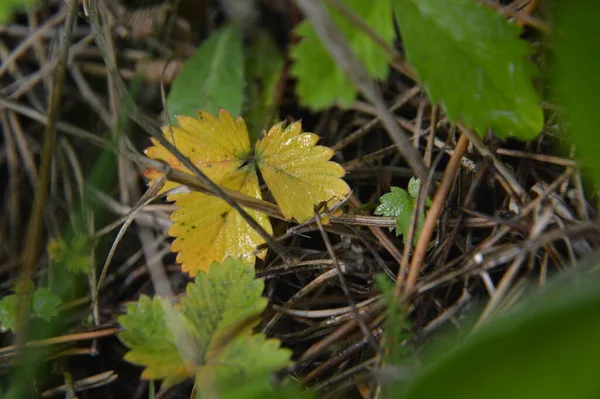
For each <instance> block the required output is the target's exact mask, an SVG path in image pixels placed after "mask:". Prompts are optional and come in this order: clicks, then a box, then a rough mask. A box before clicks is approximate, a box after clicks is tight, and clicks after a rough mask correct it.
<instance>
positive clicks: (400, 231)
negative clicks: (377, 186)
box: [374, 179, 425, 243]
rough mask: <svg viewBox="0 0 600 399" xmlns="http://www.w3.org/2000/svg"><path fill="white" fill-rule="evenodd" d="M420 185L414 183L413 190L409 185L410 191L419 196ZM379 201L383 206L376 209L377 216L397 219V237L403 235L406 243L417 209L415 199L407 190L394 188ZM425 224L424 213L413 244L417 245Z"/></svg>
mask: <svg viewBox="0 0 600 399" xmlns="http://www.w3.org/2000/svg"><path fill="white" fill-rule="evenodd" d="M411 181H412V179H411ZM419 184H420V182H419V181H417V182H415V181H413V183H412V188H411V187H410V184H409V190H411V191H412V192H413V193H415V190H416V193H417V195H418V193H419ZM379 201H380V202H381V205H379V206H378V207H377V208H376V209H375V212H374V213H375V215H381V216H387V217H395V218H396V235H397V236H400V235H402V236H403V237H404V242H406V237H407V236H408V230H409V229H410V222H411V219H412V213H413V209H414V207H415V202H416V200H415V198H413V197H412V196H411V194H409V193H408V192H407V191H406V190H404V189H402V188H400V187H392V188H391V191H390V192H389V193H387V194H383V195H382V196H381V197H380V198H379ZM424 224H425V214H424V213H422V214H421V215H419V220H418V224H417V231H416V232H415V234H414V238H413V243H416V242H417V241H418V239H419V235H420V234H421V230H422V229H423V225H424Z"/></svg>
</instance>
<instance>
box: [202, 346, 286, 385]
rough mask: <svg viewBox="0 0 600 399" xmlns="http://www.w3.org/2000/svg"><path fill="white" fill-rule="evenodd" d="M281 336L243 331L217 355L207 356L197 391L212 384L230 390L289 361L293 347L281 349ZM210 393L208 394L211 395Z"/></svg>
mask: <svg viewBox="0 0 600 399" xmlns="http://www.w3.org/2000/svg"><path fill="white" fill-rule="evenodd" d="M279 345H280V342H279V340H277V339H267V338H266V337H265V336H264V335H263V334H254V335H252V336H250V335H243V336H240V337H237V338H236V339H234V340H233V341H232V342H231V343H230V344H229V345H227V346H226V347H225V348H224V350H223V351H222V353H220V355H219V356H218V357H217V358H214V359H211V358H209V359H207V362H206V363H204V364H203V365H202V366H201V367H200V368H198V372H197V373H196V387H195V390H196V392H199V393H200V395H197V397H204V395H202V393H203V392H204V390H205V389H206V387H208V386H209V385H211V384H214V385H215V386H216V387H217V389H218V391H224V390H227V389H228V388H229V387H230V386H232V385H235V384H237V382H238V381H240V380H241V379H252V378H260V377H262V376H264V375H266V374H267V373H270V372H273V371H275V370H279V369H281V368H283V367H285V366H286V365H288V364H289V360H290V356H291V351H289V350H288V349H281V348H280V347H279ZM207 396H208V395H207Z"/></svg>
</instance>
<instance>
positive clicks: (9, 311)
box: [0, 295, 18, 332]
mask: <svg viewBox="0 0 600 399" xmlns="http://www.w3.org/2000/svg"><path fill="white" fill-rule="evenodd" d="M17 305H18V303H17V295H7V296H5V297H3V298H2V299H0V331H2V332H6V331H8V330H13V332H14V331H15V327H16V326H17Z"/></svg>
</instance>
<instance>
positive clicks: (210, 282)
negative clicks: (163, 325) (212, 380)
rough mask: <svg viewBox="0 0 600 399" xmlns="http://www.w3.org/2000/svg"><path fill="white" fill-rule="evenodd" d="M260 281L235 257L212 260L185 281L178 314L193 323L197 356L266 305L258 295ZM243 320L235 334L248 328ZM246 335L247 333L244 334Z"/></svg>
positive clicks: (249, 327)
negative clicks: (241, 324)
mask: <svg viewBox="0 0 600 399" xmlns="http://www.w3.org/2000/svg"><path fill="white" fill-rule="evenodd" d="M263 288H264V283H263V281H262V280H259V279H255V278H254V266H252V265H251V264H249V263H244V262H242V261H241V260H239V259H236V260H234V259H231V258H227V259H225V261H224V262H223V263H222V264H218V263H216V262H215V263H213V264H212V265H211V267H210V269H209V271H208V273H204V272H201V273H198V274H197V275H196V280H195V282H194V283H193V284H188V286H187V290H186V295H185V296H184V297H183V299H182V300H181V306H182V313H183V315H184V316H185V317H186V319H188V320H189V321H190V322H191V325H192V326H194V338H195V339H197V341H198V343H199V346H198V351H199V353H200V355H201V356H203V357H206V356H208V355H209V354H208V352H209V349H211V344H214V343H217V341H219V340H220V338H221V337H223V336H224V335H228V334H229V333H230V332H231V329H234V328H236V329H238V328H239V327H238V324H239V323H240V322H242V321H245V320H249V319H251V318H252V317H254V316H257V315H259V314H260V313H261V312H262V311H263V310H264V309H265V307H266V306H267V300H266V299H265V298H262V297H261V295H262V291H263ZM252 327H253V324H248V323H246V324H245V325H244V326H243V329H242V330H240V331H237V332H236V333H237V334H243V333H247V332H249V331H251V329H252ZM246 335H247V334H246Z"/></svg>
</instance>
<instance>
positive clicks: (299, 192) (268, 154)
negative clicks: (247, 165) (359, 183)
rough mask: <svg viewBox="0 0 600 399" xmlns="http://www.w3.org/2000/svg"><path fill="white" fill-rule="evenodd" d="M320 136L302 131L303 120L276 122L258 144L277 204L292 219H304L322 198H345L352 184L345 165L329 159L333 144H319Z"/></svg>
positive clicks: (329, 200)
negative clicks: (348, 179)
mask: <svg viewBox="0 0 600 399" xmlns="http://www.w3.org/2000/svg"><path fill="white" fill-rule="evenodd" d="M318 140H319V137H318V136H317V135H316V134H313V133H302V125H301V124H300V122H295V123H292V124H291V125H289V126H287V127H286V128H285V129H284V126H283V123H278V124H277V125H275V126H273V127H272V128H271V129H270V130H269V131H268V132H267V133H266V134H265V135H264V137H263V138H261V139H260V140H259V141H258V143H257V145H256V163H257V164H258V168H259V169H260V173H261V174H262V176H263V178H264V179H265V182H266V183H267V186H268V187H269V190H271V193H272V194H273V197H275V201H277V205H279V208H280V209H281V212H282V213H283V215H284V216H285V217H286V218H288V219H292V218H294V219H296V220H297V221H298V222H303V221H305V220H308V219H310V218H311V217H313V216H314V207H315V206H316V205H319V204H320V203H321V202H326V203H329V204H334V203H336V202H339V201H340V200H342V199H344V197H345V196H346V194H348V192H349V191H350V187H348V184H346V182H345V181H343V180H342V179H341V177H342V176H344V174H345V173H346V171H345V170H344V168H342V167H341V166H340V165H338V164H337V163H335V162H331V161H329V160H330V159H331V157H332V156H333V154H334V151H333V150H332V149H331V148H328V147H323V146H315V145H316V143H317V141H318Z"/></svg>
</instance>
